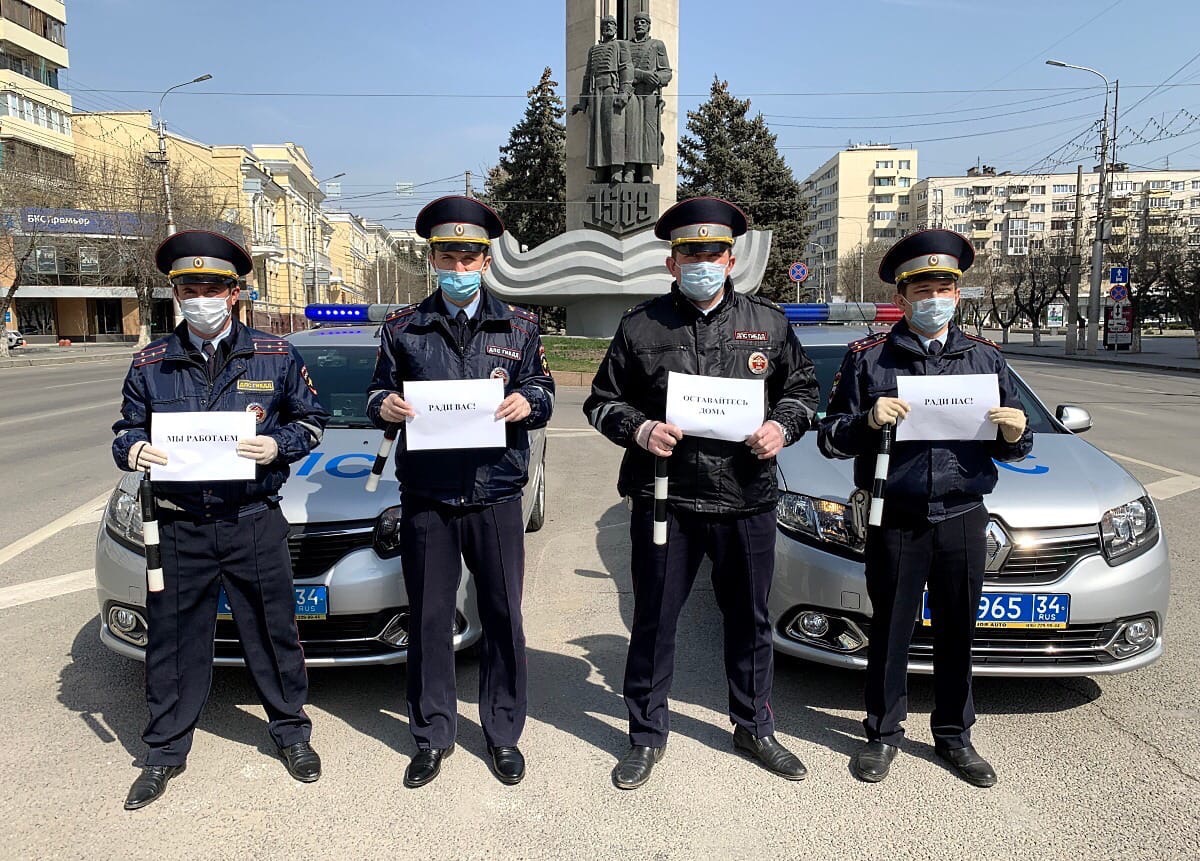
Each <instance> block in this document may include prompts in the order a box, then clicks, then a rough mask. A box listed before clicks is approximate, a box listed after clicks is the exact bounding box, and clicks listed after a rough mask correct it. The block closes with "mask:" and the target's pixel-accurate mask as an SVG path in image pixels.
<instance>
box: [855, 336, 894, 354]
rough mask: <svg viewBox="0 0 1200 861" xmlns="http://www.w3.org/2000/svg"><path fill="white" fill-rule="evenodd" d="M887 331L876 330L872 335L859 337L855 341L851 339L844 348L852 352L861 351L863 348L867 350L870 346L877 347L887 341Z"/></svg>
mask: <svg viewBox="0 0 1200 861" xmlns="http://www.w3.org/2000/svg"><path fill="white" fill-rule="evenodd" d="M887 337H888V336H887V332H876V333H875V334H874V335H868V336H867V337H865V338H860V339H859V340H857V341H851V342H850V343H849V344H848V345H847V347H846V349H848V350H849V351H850V352H852V353H861V352H862V351H863V350H869V349H871V348H872V347H878V346H879V345H880V344H883V343H884V342H885V341H887Z"/></svg>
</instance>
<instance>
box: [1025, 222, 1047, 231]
mask: <svg viewBox="0 0 1200 861" xmlns="http://www.w3.org/2000/svg"><path fill="white" fill-rule="evenodd" d="M1029 229H1030V230H1045V229H1046V222H1044V221H1031V222H1029Z"/></svg>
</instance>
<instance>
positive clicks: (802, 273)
mask: <svg viewBox="0 0 1200 861" xmlns="http://www.w3.org/2000/svg"><path fill="white" fill-rule="evenodd" d="M807 277H808V267H807V266H805V265H804V264H803V263H802V262H800V261H799V260H797V261H796V262H795V263H793V264H792V265H791V266H789V267H788V278H791V279H792V280H793V281H795V282H796V283H800V282H801V281H803V280H804V279H806V278H807Z"/></svg>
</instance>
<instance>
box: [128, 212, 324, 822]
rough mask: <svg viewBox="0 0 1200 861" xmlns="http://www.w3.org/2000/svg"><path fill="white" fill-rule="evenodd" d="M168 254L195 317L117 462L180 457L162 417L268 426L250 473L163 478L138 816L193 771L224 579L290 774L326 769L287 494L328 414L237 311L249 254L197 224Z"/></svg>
mask: <svg viewBox="0 0 1200 861" xmlns="http://www.w3.org/2000/svg"><path fill="white" fill-rule="evenodd" d="M155 262H156V264H157V266H158V268H159V270H160V271H161V272H163V273H164V274H166V276H167V277H168V278H169V279H170V281H171V284H172V286H173V288H174V290H175V297H176V298H177V299H178V300H179V306H180V310H181V311H182V313H183V317H184V322H183V323H182V324H180V326H179V327H178V328H176V329H175V331H174V332H172V333H171V334H170V335H168V336H166V337H165V338H161V339H159V340H157V341H155V342H153V343H151V344H150V345H149V346H148V347H146V348H145V349H144V350H142V351H141V352H139V353H138V354H137V355H135V356H134V357H133V364H132V367H131V368H130V369H129V373H128V374H127V375H126V377H125V385H124V389H123V391H122V396H123V401H122V404H121V419H120V421H118V422H117V423H116V424H114V425H113V432H114V433H115V434H116V439H115V440H114V441H113V457H114V459H115V460H116V462H117V466H119V467H121V469H126V470H146V469H149V468H150V467H151V466H164V465H166V464H167V462H168V460H169V457H170V452H168V451H164V450H161V449H157V448H155V447H153V446H151V445H150V428H151V425H152V423H153V421H154V415H155V414H157V413H165V412H218V411H220V412H224V411H229V410H234V411H239V412H240V411H245V412H250V413H253V414H254V416H255V421H256V427H257V431H258V433H257V435H255V436H253V437H250V438H248V439H244V440H239V441H238V444H237V451H238V454H239V455H241V456H242V457H245V458H249V459H251V460H253V461H255V463H257V464H258V466H257V468H256V470H255V473H256V474H255V477H254V479H253V480H251V481H214V482H160V483H157V484H156V485H155V489H156V497H157V499H158V508H159V516H158V523H159V531H160V539H161V552H162V560H163V570H164V582H165V588H164V589H163V591H158V592H148V594H147V601H146V611H147V613H148V614H149V619H148V625H149V635H148V636H149V640H148V642H147V644H146V701H147V704H148V705H149V707H150V722H149V723H148V724H147V725H146V730H145V732H144V733H143V734H142V739H143V740H144V741H145V742H146V744H147V745H148V746H149V748H150V750H149V752H148V753H147V755H146V758H145V766H144V767H143V769H142V773H141V774H140V775H139V777H138V778H137V780H136V781H134V784H133V786H132V788H131V789H130V790H129V795H128V797H127V798H126V801H125V807H126V808H127V809H130V810H132V809H136V808H139V807H144V806H146V805H147V804H149V803H151V802H152V801H154V800H155V799H157V798H159V797H160V796H161V795H162V794H163V792H165V791H166V788H167V782H168V781H169V780H170V779H171V778H172V777H174V776H175V775H177V774H179V773H180V772H181V771H183V769H184V767H185V765H186V761H187V755H188V751H189V750H190V749H191V746H192V734H193V732H194V730H195V728H196V723H197V721H199V719H200V712H201V710H202V709H203V707H204V702H205V700H206V699H207V698H208V691H209V687H210V684H211V682H212V662H213V638H214V634H215V625H216V618H217V603H218V596H219V593H220V589H221V587H222V586H224V588H225V593H226V595H227V596H228V599H229V606H230V608H231V609H232V610H233V618H234V622H235V623H236V624H237V628H238V635H239V637H240V639H241V643H242V651H243V653H244V655H245V659H246V666H247V667H248V668H249V670H250V673H251V675H252V676H253V678H254V684H255V687H257V689H258V693H259V696H260V698H261V699H262V702H263V706H264V707H265V709H266V712H267V717H268V718H269V721H270V723H269V726H268V728H269V731H270V734H271V738H272V740H273V741H274V742H275V745H276V747H277V749H278V750H279V753H280V756H281V757H282V758H283V760H284V763H285V765H286V766H287V770H288V772H289V773H290V774H291V775H292V776H293V777H294V778H296V779H297V780H300V781H304V782H312V781H315V780H316V779H317V778H318V777H320V775H321V760H320V758H319V757H318V756H317V754H316V752H315V751H314V750H313V749H312V746H311V745H310V744H309V736H310V734H311V731H312V723H311V721H310V720H309V718H308V715H306V714H305V713H304V703H305V700H306V699H307V696H308V676H307V674H306V672H305V668H304V653H303V651H301V648H300V641H299V636H298V633H297V630H296V619H295V595H294V590H293V588H292V569H291V560H290V557H289V555H288V547H287V532H288V524H287V521H286V520H285V519H284V517H283V514H282V513H281V512H280V510H279V489H280V487H282V486H283V483H284V481H285V480H286V479H287V477H288V472H289V469H288V464H290V463H293V462H294V461H297V460H299V459H300V458H302V457H304V456H305V455H307V454H308V453H309V451H310V450H312V449H313V448H314V447H315V446H316V445H317V443H319V442H320V441H321V435H322V433H323V432H324V429H325V425H326V423H327V422H328V420H329V413H328V412H327V411H326V410H325V408H324V407H322V406H321V404H320V403H319V402H318V401H317V398H316V391H315V389H314V388H313V386H312V383H311V381H310V380H309V377H308V371H307V370H306V369H305V367H304V362H303V360H302V359H301V358H300V355H299V353H297V352H296V350H295V348H294V347H292V346H291V345H290V344H289V343H288V342H287V341H283V340H280V339H279V338H276V337H274V336H272V335H268V334H267V333H265V332H259V331H257V330H255V329H251V328H249V327H247V326H243V325H242V324H241V323H239V322H238V321H237V319H236V318H235V317H233V316H232V309H233V308H234V306H235V305H236V304H237V301H238V295H239V289H238V279H239V278H240V277H242V276H244V275H246V274H247V273H248V272H250V270H251V260H250V255H249V254H248V253H247V252H246V250H245V249H244V248H242V247H241V246H240V245H238V244H237V243H236V242H233V241H231V240H229V239H227V238H226V237H224V236H221V235H219V234H216V233H209V232H208V231H204V230H185V231H181V232H179V233H176V234H175V235H174V236H172V237H170V238H169V239H167V240H166V241H165V242H164V243H162V245H161V246H159V248H158V252H157V254H156V257H155Z"/></svg>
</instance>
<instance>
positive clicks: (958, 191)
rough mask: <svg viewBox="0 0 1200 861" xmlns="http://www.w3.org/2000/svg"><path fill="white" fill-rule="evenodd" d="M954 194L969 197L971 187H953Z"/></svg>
mask: <svg viewBox="0 0 1200 861" xmlns="http://www.w3.org/2000/svg"><path fill="white" fill-rule="evenodd" d="M954 196H955V197H970V196H971V189H969V188H965V187H964V186H961V185H960V186H958V187H957V188H955V189H954Z"/></svg>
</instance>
